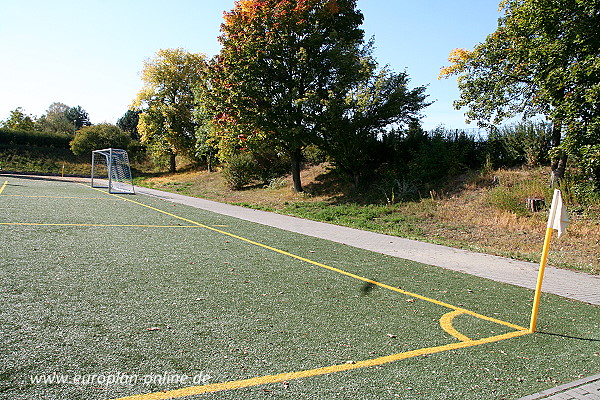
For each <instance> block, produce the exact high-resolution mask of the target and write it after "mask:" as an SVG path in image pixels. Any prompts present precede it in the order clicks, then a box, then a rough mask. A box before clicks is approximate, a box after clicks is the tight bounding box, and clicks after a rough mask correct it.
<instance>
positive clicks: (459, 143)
mask: <svg viewBox="0 0 600 400" xmlns="http://www.w3.org/2000/svg"><path fill="white" fill-rule="evenodd" d="M483 144H484V142H483V141H482V139H481V138H478V137H475V136H472V135H469V134H467V133H466V132H464V131H461V130H448V129H445V128H443V127H439V128H436V129H434V130H432V131H429V132H426V131H424V130H423V129H422V128H421V127H420V126H419V125H418V124H414V123H413V124H411V125H410V126H409V129H407V130H393V131H390V132H388V133H386V134H385V135H383V137H382V146H383V149H384V151H382V152H380V155H381V159H380V161H379V162H380V167H379V168H378V172H379V173H380V175H381V176H382V178H383V179H382V180H381V182H380V183H379V185H380V187H383V188H384V189H383V190H384V192H385V193H386V198H387V201H389V199H390V198H391V196H392V194H393V193H394V192H397V193H408V192H412V191H413V189H412V187H417V189H418V190H424V191H425V192H427V191H429V190H431V189H432V188H433V187H435V186H436V185H438V184H439V183H441V182H444V181H445V179H446V178H448V177H452V176H456V175H458V174H460V173H463V172H465V171H467V170H469V169H476V168H480V167H482V166H483V164H484V163H485V156H484V154H483V153H482V151H481V149H482V147H483ZM406 188H411V189H410V190H409V191H407V190H406ZM403 196H405V195H401V196H400V197H403ZM395 197H396V198H398V196H395Z"/></svg>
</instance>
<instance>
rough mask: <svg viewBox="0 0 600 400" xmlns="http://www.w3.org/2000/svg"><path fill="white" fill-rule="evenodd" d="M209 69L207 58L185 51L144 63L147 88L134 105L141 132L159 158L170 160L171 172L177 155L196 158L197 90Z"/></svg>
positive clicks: (160, 54)
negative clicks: (205, 71) (195, 96)
mask: <svg viewBox="0 0 600 400" xmlns="http://www.w3.org/2000/svg"><path fill="white" fill-rule="evenodd" d="M205 67H206V61H205V58H204V55H202V54H194V53H188V52H186V51H185V50H183V49H166V50H159V51H158V52H157V53H156V57H155V58H153V59H150V60H147V61H146V62H145V63H144V69H143V71H142V80H143V81H144V87H143V88H142V90H140V92H139V93H138V95H137V98H136V99H135V101H134V104H133V106H134V111H139V112H140V115H139V123H138V131H139V133H140V135H141V141H142V143H145V144H147V145H148V146H149V148H150V150H151V151H152V152H153V153H154V154H155V155H168V156H169V158H170V168H169V169H170V171H171V172H175V170H176V165H175V156H176V155H178V154H181V155H185V156H187V157H190V158H194V155H195V146H196V137H195V132H196V127H197V124H196V122H195V119H194V116H193V111H194V107H195V105H194V93H193V89H194V87H195V86H196V85H197V82H198V80H199V77H200V74H201V72H202V71H203V70H204V69H205Z"/></svg>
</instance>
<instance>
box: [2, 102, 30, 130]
mask: <svg viewBox="0 0 600 400" xmlns="http://www.w3.org/2000/svg"><path fill="white" fill-rule="evenodd" d="M34 121H35V118H34V117H32V116H31V115H27V114H25V112H24V111H23V108H21V107H17V108H16V109H14V110H13V111H11V112H10V116H9V117H8V119H7V120H6V121H4V122H2V123H1V126H2V127H4V128H8V129H15V130H20V131H33V130H34V128H35V123H34Z"/></svg>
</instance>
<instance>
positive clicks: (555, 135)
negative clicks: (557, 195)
mask: <svg viewBox="0 0 600 400" xmlns="http://www.w3.org/2000/svg"><path fill="white" fill-rule="evenodd" d="M561 139H562V121H558V120H557V121H554V123H553V126H552V137H551V139H550V140H551V142H550V144H551V146H552V148H555V147H558V146H560V142H561ZM566 168H567V154H562V155H561V156H560V158H558V159H556V160H553V161H552V164H551V165H550V169H551V171H552V172H551V173H550V185H551V186H552V187H554V186H556V185H558V184H559V182H560V180H561V179H563V178H564V177H565V169H566Z"/></svg>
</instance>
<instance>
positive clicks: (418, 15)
mask: <svg viewBox="0 0 600 400" xmlns="http://www.w3.org/2000/svg"><path fill="white" fill-rule="evenodd" d="M233 4H234V2H233V0H170V1H164V0H79V1H69V0H54V1H48V0H2V7H1V9H2V19H1V21H0V54H1V59H2V62H0V120H5V119H6V118H8V116H9V114H10V111H11V110H14V109H15V108H17V107H22V108H23V109H24V110H25V112H26V113H28V114H33V115H35V116H40V115H42V114H44V113H45V111H46V110H47V108H48V106H49V105H50V104H51V103H52V102H55V101H59V102H62V103H65V104H67V105H69V106H77V105H80V106H82V107H83V108H84V109H85V110H86V111H87V112H88V113H89V115H90V119H91V121H92V122H93V123H100V122H103V121H107V122H112V123H114V122H116V120H117V119H118V118H119V117H121V116H122V115H123V114H124V113H125V111H127V109H128V106H129V104H131V102H132V100H133V99H134V97H135V95H136V93H137V92H138V91H139V89H140V88H141V84H142V83H141V80H140V77H139V72H140V71H141V69H142V66H143V62H144V60H145V59H147V58H151V57H153V56H154V54H155V53H156V51H157V50H159V49H164V48H175V47H182V48H184V49H186V50H188V51H190V52H195V53H204V54H206V55H208V56H212V55H215V54H217V53H218V52H219V43H218V41H217V36H218V35H219V25H220V23H221V21H222V15H223V11H225V10H230V9H231V8H233ZM358 8H359V9H361V10H362V11H363V14H364V17H365V20H364V25H363V29H364V30H365V36H366V38H369V37H371V36H374V37H375V47H376V50H375V55H376V57H377V59H378V61H379V63H380V64H381V65H382V66H383V65H386V64H387V65H389V67H390V68H391V69H392V70H395V71H404V70H406V71H407V72H408V74H409V76H410V77H411V86H413V87H414V86H421V85H428V89H427V93H428V94H429V100H431V101H435V103H434V104H433V105H432V106H430V107H428V108H427V109H426V110H425V114H426V117H425V118H424V119H423V124H424V126H425V128H426V129H431V128H434V127H436V126H438V125H442V124H443V125H444V126H446V127H448V128H465V127H466V128H472V127H475V125H474V124H472V125H466V124H465V123H464V116H463V113H462V112H461V111H456V110H454V108H453V106H452V102H453V100H455V99H456V98H457V97H458V90H457V88H456V81H455V80H454V79H450V80H442V81H439V80H438V79H437V76H438V74H439V70H440V68H441V67H442V66H444V65H447V64H448V62H447V57H448V53H449V52H450V50H452V49H453V48H456V47H466V48H472V47H473V46H474V45H475V44H476V43H478V42H481V41H483V40H484V39H485V37H486V36H487V35H488V34H489V33H491V32H493V31H494V30H495V29H496V25H497V19H498V17H499V16H500V14H499V13H498V0H453V1H448V0H418V1H415V0H385V1H384V0H358Z"/></svg>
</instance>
